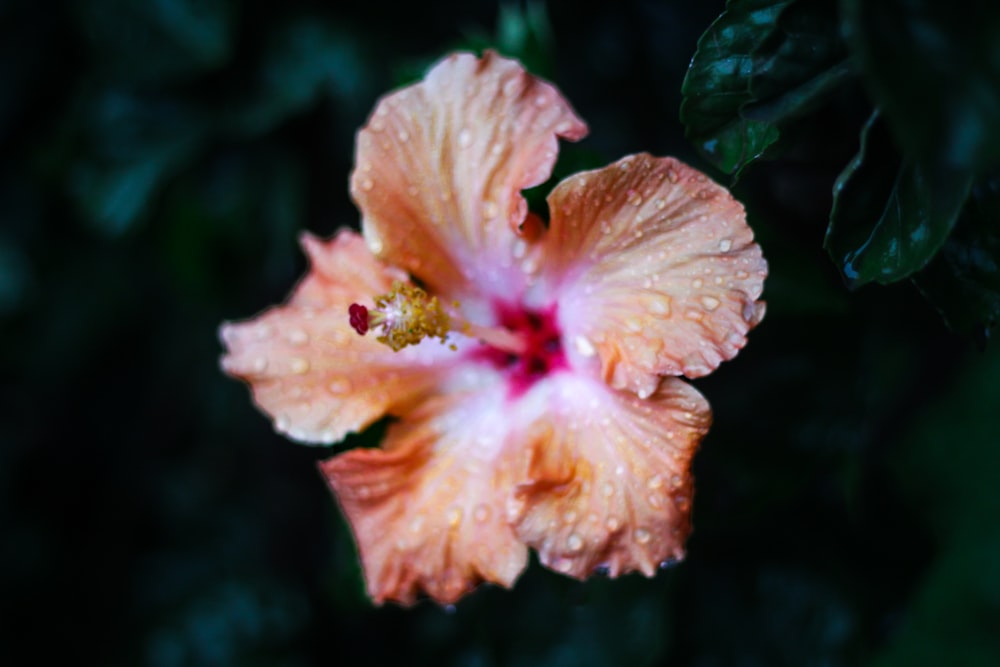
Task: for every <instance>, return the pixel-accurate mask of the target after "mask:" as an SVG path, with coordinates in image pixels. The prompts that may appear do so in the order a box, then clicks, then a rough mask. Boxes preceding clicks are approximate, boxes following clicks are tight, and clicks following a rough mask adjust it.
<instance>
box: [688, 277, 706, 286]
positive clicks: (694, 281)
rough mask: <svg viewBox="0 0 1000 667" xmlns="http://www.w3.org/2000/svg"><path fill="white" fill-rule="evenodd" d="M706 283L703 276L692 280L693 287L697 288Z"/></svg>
mask: <svg viewBox="0 0 1000 667" xmlns="http://www.w3.org/2000/svg"><path fill="white" fill-rule="evenodd" d="M704 284H705V281H704V280H702V279H701V278H695V279H694V280H692V281H691V287H693V288H695V289H701V288H702V286H703V285H704Z"/></svg>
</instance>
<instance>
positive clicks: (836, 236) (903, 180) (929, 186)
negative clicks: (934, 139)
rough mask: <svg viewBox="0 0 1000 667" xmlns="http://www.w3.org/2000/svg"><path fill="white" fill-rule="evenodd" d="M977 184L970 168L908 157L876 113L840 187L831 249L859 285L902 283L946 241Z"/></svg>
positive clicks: (827, 245)
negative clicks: (898, 149) (949, 168)
mask: <svg viewBox="0 0 1000 667" xmlns="http://www.w3.org/2000/svg"><path fill="white" fill-rule="evenodd" d="M970 181H971V179H970V177H969V175H968V173H967V172H964V171H955V170H948V169H944V168H943V167H941V165H940V164H937V163H934V162H927V161H918V160H910V159H904V158H903V157H902V156H900V154H899V152H898V151H897V150H896V148H895V145H894V144H893V141H892V137H891V136H890V133H889V130H888V128H887V127H886V124H885V122H884V121H883V120H882V118H881V116H880V115H879V114H878V113H875V114H873V115H872V117H871V118H870V119H869V121H868V122H867V123H866V124H865V127H864V129H863V130H862V132H861V149H860V150H859V151H858V154H857V155H856V156H855V157H854V159H853V160H851V162H850V164H848V165H847V168H846V169H844V171H843V172H842V173H841V174H840V176H839V177H838V178H837V182H836V184H835V185H834V190H833V210H832V211H831V212H830V226H829V228H828V229H827V232H826V240H825V242H824V247H825V248H826V249H827V252H829V253H830V256H831V257H832V258H833V261H834V263H835V264H836V265H837V267H838V268H840V270H841V272H842V273H843V275H844V278H845V279H846V280H847V282H848V284H850V285H851V286H852V287H859V286H861V285H864V284H865V283H869V282H872V281H876V282H879V283H882V284H888V283H892V282H896V281H897V280H902V279H903V278H906V277H907V276H909V275H910V274H912V273H913V272H914V271H918V270H920V269H922V268H923V267H924V266H925V265H926V264H927V262H929V261H930V260H931V258H932V257H933V256H934V253H936V252H937V251H938V249H939V248H940V247H941V245H942V244H943V243H944V241H945V239H946V238H947V237H948V234H949V233H950V232H951V230H952V227H953V226H954V225H955V221H956V219H957V218H958V214H959V212H960V211H961V208H962V203H963V202H964V201H965V198H966V196H967V195H968V192H969V186H970Z"/></svg>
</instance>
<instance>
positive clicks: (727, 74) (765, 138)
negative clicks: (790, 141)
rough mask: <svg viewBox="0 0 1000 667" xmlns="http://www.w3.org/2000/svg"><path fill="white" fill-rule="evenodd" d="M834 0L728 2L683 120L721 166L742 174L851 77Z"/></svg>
mask: <svg viewBox="0 0 1000 667" xmlns="http://www.w3.org/2000/svg"><path fill="white" fill-rule="evenodd" d="M834 10H835V7H834V5H833V3H832V2H831V1H829V0H730V2H728V3H727V5H726V11H725V12H723V14H722V15H721V16H719V18H718V19H716V21H715V22H714V23H713V24H712V25H711V27H709V29H708V30H707V31H706V32H705V33H704V34H703V35H702V36H701V39H699V40H698V50H697V52H696V53H695V55H694V58H692V60H691V65H690V67H689V68H688V72H687V76H686V77H685V79H684V84H683V86H682V89H681V90H682V92H683V95H684V100H683V103H682V104H681V121H682V122H683V123H684V125H685V128H686V133H687V136H688V138H689V139H690V140H691V141H692V142H694V144H695V145H696V146H697V147H698V149H699V150H700V151H701V152H702V153H703V154H704V155H705V157H706V158H707V159H708V160H709V161H710V162H712V164H714V165H715V166H716V167H718V168H719V169H721V170H722V171H725V172H727V173H731V174H738V173H739V172H740V170H742V169H743V168H744V167H745V166H746V165H748V164H749V163H751V162H753V161H754V160H756V159H758V158H760V157H762V156H764V155H765V153H766V152H767V151H768V149H769V148H771V147H772V146H773V145H774V144H775V143H776V142H777V141H778V140H779V139H780V137H781V131H782V129H783V128H784V127H785V126H786V125H787V124H788V123H790V122H791V121H794V120H796V119H797V118H799V117H801V116H802V115H804V114H806V113H809V112H810V111H812V110H814V109H815V108H816V107H818V106H819V105H821V104H822V103H823V102H824V101H825V100H826V99H828V97H829V95H830V94H831V92H832V91H834V90H836V89H837V88H838V86H839V85H840V84H841V83H842V82H844V81H845V80H846V79H847V78H849V77H850V76H851V75H852V70H851V67H850V65H849V64H848V63H847V62H846V61H845V58H846V53H845V51H844V47H843V44H842V42H841V39H840V35H839V33H838V31H837V21H836V12H835V11H834Z"/></svg>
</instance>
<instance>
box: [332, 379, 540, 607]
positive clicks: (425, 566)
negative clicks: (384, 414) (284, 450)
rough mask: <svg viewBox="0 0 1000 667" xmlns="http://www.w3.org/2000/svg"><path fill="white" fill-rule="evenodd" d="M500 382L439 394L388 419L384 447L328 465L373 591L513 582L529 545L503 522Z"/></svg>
mask: <svg viewBox="0 0 1000 667" xmlns="http://www.w3.org/2000/svg"><path fill="white" fill-rule="evenodd" d="M502 391H503V387H502V386H501V385H494V386H493V387H492V388H491V389H487V390H481V389H480V390H475V389H473V390H471V391H469V392H456V393H452V394H449V395H447V396H445V395H440V396H437V397H435V398H434V399H431V400H429V401H427V402H426V403H423V404H422V405H421V406H420V408H419V409H418V410H417V411H415V412H413V413H411V414H410V415H408V416H407V418H406V419H405V420H403V421H401V422H399V423H397V424H394V425H392V426H391V427H390V429H389V432H388V435H387V437H386V440H385V442H384V444H383V449H353V450H351V451H349V452H346V453H344V454H341V455H339V456H336V457H334V458H332V459H329V460H327V461H325V462H323V463H322V464H321V470H322V472H323V473H324V475H326V478H327V480H328V481H329V484H330V488H331V489H332V490H333V492H334V495H335V496H336V498H337V499H338V500H339V501H340V505H341V506H342V508H343V510H344V513H345V514H346V515H347V519H348V521H349V522H350V524H351V528H352V529H353V531H354V536H355V539H356V540H357V543H358V550H359V551H360V554H361V562H362V565H363V567H364V573H365V580H366V582H367V585H368V593H369V595H371V597H372V598H373V599H374V600H375V602H377V603H382V602H384V601H386V600H394V601H397V602H400V603H402V604H407V605H409V604H413V603H414V602H415V601H416V600H417V597H418V595H420V594H421V593H425V594H426V595H428V596H430V597H431V598H433V599H434V600H436V601H438V602H440V603H442V604H449V603H452V602H455V601H456V600H458V599H459V598H460V597H462V596H463V595H464V594H466V593H468V592H469V591H470V590H472V588H474V587H475V586H476V585H477V584H479V583H481V582H483V581H490V582H495V583H498V584H501V585H503V586H510V585H511V584H513V582H514V580H515V579H516V578H517V577H518V575H519V574H520V573H521V571H522V570H523V569H524V567H525V564H526V562H527V548H526V547H525V546H524V545H523V544H521V543H520V542H519V541H518V540H517V538H516V537H515V536H514V532H513V530H511V528H510V526H508V525H507V524H506V522H505V520H504V498H505V492H507V491H509V489H510V488H511V487H512V481H511V479H510V475H509V467H508V466H507V465H506V464H505V462H504V447H503V443H504V434H505V432H506V426H505V422H504V419H505V415H504V414H503V412H502V411H501V410H500V409H499V406H501V405H502V402H503V399H502Z"/></svg>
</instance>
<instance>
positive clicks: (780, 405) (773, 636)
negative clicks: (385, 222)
mask: <svg viewBox="0 0 1000 667" xmlns="http://www.w3.org/2000/svg"><path fill="white" fill-rule="evenodd" d="M723 7H724V3H723V2H722V1H721V0H719V1H713V2H703V3H693V2H682V1H675V2H666V1H663V2H652V1H647V2H643V1H637V2H625V3H599V2H557V1H556V2H551V3H549V4H548V5H543V4H541V3H533V4H528V5H524V4H519V3H510V4H505V5H498V4H497V3H493V2H469V1H464V2H461V1H458V0H449V1H445V2H436V3H409V4H399V5H395V4H393V5H391V6H389V7H387V6H384V5H383V4H381V3H375V2H355V3H332V2H304V1H299V2H289V3H284V4H282V5H280V6H279V5H278V3H270V2H260V1H255V0H251V1H248V2H236V1H227V0H147V1H141V0H89V1H83V0H80V1H76V2H72V1H68V0H67V1H52V2H28V1H18V0H6V1H0V53H2V55H0V151H2V152H0V154H2V155H3V161H2V162H0V343H2V344H0V360H2V361H0V364H2V367H0V371H2V401H0V499H2V502H0V526H2V531H3V533H2V534H3V538H2V545H0V605H2V606H3V609H2V611H3V618H4V620H3V622H2V624H0V660H2V662H3V663H4V664H7V665H31V664H49V665H51V664H66V663H69V662H72V664H75V665H90V664H93V665H115V666H117V665H150V666H152V667H174V666H181V665H192V666H202V665H204V666H209V665H249V666H256V665H261V666H263V665H287V666H295V667H298V666H306V665H354V664H357V665H367V664H389V663H390V662H396V663H401V664H407V665H409V664H412V665H464V666H469V667H489V666H493V665H595V666H597V665H661V664H664V665H666V664H669V665H697V666H699V667H714V666H723V665H740V666H743V665H745V666H758V665H762V666H763V665H794V666H798V665H824V666H833V665H856V664H873V665H879V666H896V665H898V666H902V665H924V664H926V665H940V664H947V665H997V664H1000V521H998V518H1000V448H998V444H1000V442H998V441H1000V438H998V435H1000V412H998V407H1000V354H998V352H997V350H996V346H995V345H993V346H985V351H981V349H980V347H977V346H975V345H973V344H971V343H970V341H969V340H968V339H967V338H966V337H964V336H959V335H956V334H953V333H951V332H949V331H948V330H947V329H946V328H945V326H944V324H943V323H942V321H941V319H940V317H939V316H938V315H937V313H936V312H935V310H934V309H933V308H932V307H931V306H930V305H929V304H928V303H927V302H926V301H925V300H924V299H923V298H922V296H921V295H920V293H918V292H917V291H916V290H915V289H914V288H913V287H912V286H911V285H909V284H908V283H897V284H895V285H891V286H888V287H881V286H868V287H865V288H862V289H860V290H857V291H854V292H851V291H849V290H848V289H847V288H846V287H845V285H844V283H843V281H842V280H841V278H840V276H839V274H838V271H837V267H836V266H835V265H834V264H833V263H832V262H831V261H830V259H829V257H828V256H827V254H826V252H825V251H824V250H823V247H822V246H823V239H824V233H825V230H826V226H827V221H828V216H829V210H830V207H831V187H832V183H833V181H834V179H835V178H836V176H837V174H838V173H839V172H840V170H841V169H842V168H843V166H844V165H845V163H847V162H848V160H850V158H851V157H852V156H853V155H854V153H855V152H856V151H857V148H858V135H857V130H858V125H859V124H860V123H861V122H863V120H864V118H865V117H866V115H867V113H868V109H867V108H866V106H865V103H864V102H863V101H861V102H859V101H857V100H863V99H864V95H863V94H861V93H860V92H859V91H860V87H859V86H858V85H857V84H855V86H856V88H855V89H849V90H848V91H847V92H846V93H845V94H844V95H843V96H842V98H841V99H839V100H838V101H837V103H836V104H833V105H830V106H828V107H826V108H824V109H821V110H819V111H817V112H816V114H815V115H814V116H813V121H812V125H810V126H809V127H807V128H806V130H805V131H803V132H800V133H799V134H798V135H797V136H796V140H795V143H794V144H793V145H791V146H790V148H789V149H788V150H786V151H785V152H784V153H782V154H781V156H780V157H778V158H777V159H775V160H773V161H771V162H768V163H766V164H762V165H757V166H755V167H754V168H753V169H750V170H748V171H747V173H746V174H744V175H743V177H742V178H741V179H740V181H739V182H738V183H737V184H736V186H735V192H736V194H737V196H738V197H740V198H741V199H742V200H743V201H745V202H746V204H747V208H748V211H749V218H750V222H751V224H752V226H753V227H754V229H755V231H756V233H757V236H758V239H759V241H760V243H761V245H762V246H763V248H764V252H765V255H766V257H767V258H768V260H769V262H770V264H771V276H770V278H769V279H768V282H767V286H766V291H765V298H766V300H767V301H768V303H769V308H768V315H767V317H766V318H765V320H764V322H763V324H762V325H761V326H760V328H759V329H757V330H756V331H755V332H754V333H753V334H752V335H751V339H750V344H749V346H748V347H747V348H746V350H744V351H743V353H741V355H740V356H739V357H738V358H737V359H736V360H734V361H732V362H729V363H726V364H724V365H723V366H722V367H721V368H720V369H719V370H718V371H716V372H715V373H714V374H713V375H711V376H709V377H707V378H705V379H704V380H699V381H698V382H697V383H696V384H697V386H698V387H699V389H700V390H701V391H702V392H703V393H704V394H705V395H706V396H707V397H708V398H709V400H710V401H711V403H712V405H713V408H714V411H715V425H714V426H713V429H712V431H711V433H710V434H709V436H708V437H707V438H706V440H705V442H704V444H703V447H702V450H701V452H700V453H699V454H698V457H697V459H696V462H695V474H696V477H697V484H698V494H697V499H696V502H695V509H694V523H695V532H694V534H693V536H692V538H691V540H690V542H689V553H688V558H687V560H686V561H685V562H684V563H682V564H680V565H678V566H675V567H673V568H671V569H669V570H665V571H662V572H660V573H659V574H658V576H656V577H655V578H654V579H652V580H647V579H644V578H642V577H639V576H627V577H624V578H621V579H619V580H614V581H610V580H606V579H601V578H599V577H598V578H594V579H592V580H590V581H588V582H586V583H578V582H575V581H571V580H568V579H566V578H564V577H562V576H560V575H558V574H554V573H552V572H549V571H547V570H543V569H542V568H540V567H539V566H538V565H537V563H532V564H531V566H530V567H529V569H528V571H527V572H526V573H525V575H524V576H523V577H522V578H521V580H520V581H519V582H518V584H517V585H516V587H515V588H514V589H513V590H512V591H504V590H499V589H496V588H491V587H484V588H482V589H480V590H479V591H477V592H476V593H474V594H473V595H471V596H469V597H468V598H466V599H465V600H463V601H462V602H460V603H459V604H458V605H457V606H456V607H455V608H449V609H441V608H439V607H437V606H435V605H433V604H430V603H423V604H421V605H419V606H418V607H416V608H414V609H411V610H401V609H399V608H396V607H393V606H389V607H386V608H373V607H372V606H371V604H370V603H369V602H368V601H367V598H366V596H365V594H364V589H363V584H362V581H361V578H360V570H359V566H358V562H357V556H356V554H355V551H354V546H353V543H352V541H351V539H350V535H349V533H348V531H347V529H346V526H345V524H344V520H343V517H342V516H341V515H340V513H339V511H338V510H337V509H336V507H335V505H334V503H333V502H332V501H331V499H330V498H329V496H328V492H327V490H326V488H325V485H324V483H323V481H322V480H321V479H320V477H319V475H318V473H317V471H316V466H315V462H316V461H317V460H319V459H320V458H325V457H326V456H328V455H329V454H330V453H331V452H330V451H329V450H324V449H322V448H315V449H314V448H308V447H303V446H299V445H295V444H293V443H291V442H289V441H287V440H285V439H283V438H281V437H279V436H277V435H275V434H274V433H273V432H272V430H271V427H270V425H269V423H268V422H267V420H266V419H265V418H264V417H263V416H262V415H261V414H259V413H258V412H256V411H255V410H254V408H253V406H252V405H251V402H250V400H249V396H248V392H247V391H246V389H245V388H244V387H243V386H241V385H240V384H239V383H237V382H234V381H232V380H230V379H227V378H226V377H224V376H223V375H222V374H221V372H220V371H219V369H218V357H219V354H220V352H221V349H220V346H219V343H218V341H217V338H216V331H217V327H218V325H219V323H220V322H221V321H222V320H224V319H237V318H244V317H249V316H251V315H253V314H254V313H255V312H257V311H259V310H260V309H262V308H264V307H265V306H267V305H269V304H272V303H277V302H279V301H280V300H282V299H283V298H284V297H285V295H286V294H287V293H288V291H289V290H290V289H291V287H292V285H293V284H294V283H295V281H296V279H297V278H298V276H299V275H300V274H301V272H302V271H303V268H304V261H303V259H304V258H303V256H302V253H301V252H300V251H299V249H298V247H297V243H296V235H297V234H298V233H299V232H300V231H301V230H310V231H312V232H314V233H317V234H320V235H324V236H325V235H329V234H331V233H333V232H334V231H335V230H336V229H338V228H339V227H341V226H345V225H347V226H356V225H357V222H358V214H357V211H356V210H355V209H354V207H353V205H352V203H351V201H350V198H349V196H348V193H347V176H348V172H349V170H350V168H351V162H352V156H353V140H354V133H355V132H356V130H357V128H359V127H360V126H361V125H362V124H363V123H364V121H365V118H366V115H367V114H368V112H369V111H370V110H371V109H372V108H373V105H374V102H375V100H376V99H377V97H378V96H379V95H381V94H383V93H384V92H387V91H388V90H390V89H391V88H393V87H395V86H398V85H401V84H403V83H406V82H408V81H411V80H413V79H414V78H415V77H418V76H419V75H420V74H421V73H422V72H423V71H424V70H425V69H426V67H427V66H428V65H429V64H430V63H432V62H434V61H435V60H437V59H438V58H440V57H442V56H443V55H445V54H446V53H448V52H449V51H451V50H453V49H456V48H465V49H481V48H484V47H486V46H493V47H496V48H499V49H500V50H501V51H503V52H504V53H507V54H510V55H515V56H518V57H520V58H522V59H523V60H524V62H525V63H526V64H527V66H528V67H529V68H530V69H531V70H532V71H534V72H535V73H538V74H541V75H543V76H545V77H547V78H549V79H551V80H552V81H554V82H555V83H556V85H557V86H558V87H559V88H560V89H561V90H562V91H563V92H564V94H565V95H566V96H567V97H568V99H569V100H570V101H571V103H572V104H573V105H574V107H575V108H576V109H577V111H578V112H579V113H580V114H581V115H582V117H583V118H584V119H586V120H587V122H588V123H589V125H590V127H591V134H590V137H589V138H587V139H586V140H584V141H583V142H581V143H580V144H578V145H573V146H568V147H566V148H565V149H564V150H563V153H562V156H561V160H560V164H559V166H558V167H557V170H558V171H557V178H558V177H560V176H563V175H566V174H568V173H572V172H574V171H576V170H579V169H581V168H589V167H595V166H599V165H602V164H605V163H607V162H610V161H612V160H615V159H617V158H619V157H621V156H622V155H624V154H626V153H630V152H636V151H642V150H645V151H650V152H653V153H656V154H661V155H663V154H669V155H675V156H677V157H680V158H681V159H684V160H686V161H689V162H691V163H692V164H694V165H696V166H699V167H700V168H702V169H706V170H709V173H711V174H712V175H713V176H714V177H715V178H717V179H719V180H720V181H722V182H724V183H726V184H729V183H730V180H729V177H728V176H725V175H723V174H721V173H720V172H715V171H711V170H710V167H709V164H708V163H707V162H705V161H703V160H702V159H701V158H700V157H699V156H698V155H697V154H696V152H695V150H694V147H693V145H692V143H690V142H688V141H687V140H686V139H685V137H684V128H683V126H682V125H681V122H680V120H679V107H680V103H681V83H682V80H683V78H684V75H685V71H686V69H687V66H688V63H689V61H690V59H691V57H692V54H693V53H694V52H695V49H696V45H697V42H698V38H699V36H700V35H701V34H702V32H704V31H705V30H706V29H707V28H708V26H709V25H710V24H711V22H712V20H713V19H714V18H715V17H716V16H717V15H719V13H720V12H721V11H722V10H723ZM549 188H550V185H546V186H543V187H542V188H539V189H538V191H537V192H535V193H533V195H532V201H533V203H534V204H535V205H538V206H544V203H543V200H542V199H541V196H542V195H544V193H546V192H547V191H548V189H549ZM541 210H542V211H544V209H541ZM371 437H372V436H371V434H369V436H368V438H369V439H370V438H371ZM359 442H366V440H365V436H360V437H357V438H353V439H352V440H351V441H350V442H349V443H348V446H351V445H356V444H358V443H359ZM339 447H343V445H341V446H339Z"/></svg>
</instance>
